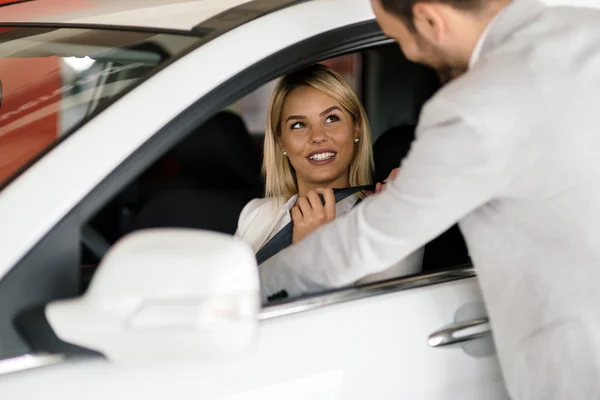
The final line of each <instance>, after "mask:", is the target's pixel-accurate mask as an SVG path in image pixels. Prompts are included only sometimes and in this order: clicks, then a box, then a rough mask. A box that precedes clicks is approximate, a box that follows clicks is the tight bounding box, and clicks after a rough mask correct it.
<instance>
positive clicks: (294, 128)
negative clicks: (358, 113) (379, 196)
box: [278, 86, 359, 195]
mask: <svg viewBox="0 0 600 400" xmlns="http://www.w3.org/2000/svg"><path fill="white" fill-rule="evenodd" d="M280 129H281V135H280V136H279V140H278V141H279V146H280V147H281V149H282V150H285V152H286V153H287V157H288V158H289V160H290V163H291V164H292V167H293V168H294V170H295V171H296V179H297V182H298V192H299V193H300V194H301V195H302V194H305V193H306V192H308V191H310V190H313V189H316V188H318V187H330V188H343V187H347V186H348V179H349V167H350V163H351V161H352V158H353V156H354V152H355V148H356V143H355V139H356V138H358V132H359V128H358V124H356V123H355V122H354V121H353V120H352V117H351V115H350V114H349V113H348V112H347V111H346V110H345V109H344V108H343V107H342V106H341V104H340V103H338V102H337V101H336V100H335V99H333V98H332V97H330V96H328V95H326V94H325V93H323V92H321V91H319V90H317V89H314V88H312V87H309V86H300V87H297V88H296V89H294V90H292V91H291V92H290V93H289V94H288V95H287V97H286V99H285V102H284V104H283V112H282V118H281V128H280Z"/></svg>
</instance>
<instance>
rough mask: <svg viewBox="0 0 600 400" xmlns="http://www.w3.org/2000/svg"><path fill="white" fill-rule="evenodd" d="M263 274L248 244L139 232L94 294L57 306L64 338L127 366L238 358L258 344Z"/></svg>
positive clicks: (119, 248)
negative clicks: (260, 292)
mask: <svg viewBox="0 0 600 400" xmlns="http://www.w3.org/2000/svg"><path fill="white" fill-rule="evenodd" d="M259 290H260V289H259V281H258V270H257V265H256V259H255V256H254V252H253V251H252V249H251V248H250V246H249V245H247V244H246V243H244V242H242V241H241V240H239V239H236V238H233V237H231V236H229V235H224V234H220V233H215V232H206V231H198V230H190V229H153V230H146V231H140V232H137V233H133V234H131V235H129V236H126V237H124V238H123V239H121V240H120V241H119V242H117V243H116V244H115V245H114V246H113V247H112V249H111V250H109V252H108V253H107V255H106V256H105V257H104V259H103V260H102V263H101V264H100V266H99V267H98V270H97V272H96V274H95V276H94V277H93V278H92V281H91V283H90V286H89V288H88V291H87V292H86V293H85V294H84V295H83V296H82V297H80V298H77V299H71V300H63V301H56V302H53V303H50V304H49V305H48V306H47V307H46V317H47V319H48V322H49V324H50V326H51V327H52V329H53V330H54V332H55V333H56V335H57V336H58V338H60V339H61V340H63V341H65V342H68V343H71V344H75V345H77V346H81V347H84V348H88V349H91V350H95V351H97V352H99V353H102V354H104V355H105V356H106V357H107V358H108V359H110V360H112V361H115V362H120V363H131V362H140V361H142V362H144V361H166V360H169V359H175V360H187V361H190V360H198V358H206V357H214V356H226V355H235V354H239V353H242V352H244V351H246V350H248V349H249V348H250V347H251V346H252V344H253V342H254V339H255V336H256V333H257V328H258V317H257V316H258V312H259V311H260V295H259Z"/></svg>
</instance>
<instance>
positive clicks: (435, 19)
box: [413, 2, 446, 43]
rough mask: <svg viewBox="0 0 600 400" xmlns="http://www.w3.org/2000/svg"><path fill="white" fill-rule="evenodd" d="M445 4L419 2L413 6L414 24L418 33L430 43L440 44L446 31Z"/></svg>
mask: <svg viewBox="0 0 600 400" xmlns="http://www.w3.org/2000/svg"><path fill="white" fill-rule="evenodd" d="M443 6H444V5H443V4H441V3H429V2H426V3H423V2H419V3H416V4H415V5H414V6H413V24H414V26H415V29H416V31H417V32H418V33H419V34H420V35H421V36H422V37H423V38H424V39H426V40H427V41H428V42H429V43H438V42H440V41H441V40H442V37H443V35H444V33H445V30H446V23H445V21H444V18H443V12H442V11H443V10H442V8H443Z"/></svg>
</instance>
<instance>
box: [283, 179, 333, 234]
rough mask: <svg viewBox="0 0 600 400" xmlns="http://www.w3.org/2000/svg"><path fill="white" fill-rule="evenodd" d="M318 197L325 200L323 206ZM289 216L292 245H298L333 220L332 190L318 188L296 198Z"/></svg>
mask: <svg viewBox="0 0 600 400" xmlns="http://www.w3.org/2000/svg"><path fill="white" fill-rule="evenodd" d="M319 195H322V196H323V199H325V205H323V203H321V199H320V198H319ZM291 215H292V221H294V232H293V235H292V243H298V242H299V241H300V240H302V239H304V237H305V236H306V235H308V234H310V233H312V232H313V231H314V230H315V229H317V228H318V227H320V226H321V225H323V224H326V223H327V222H329V221H331V220H333V219H334V218H335V196H334V195H333V190H332V189H323V188H319V189H316V190H311V191H310V192H308V193H307V194H306V196H298V200H297V201H296V205H295V206H294V207H293V208H292V210H291Z"/></svg>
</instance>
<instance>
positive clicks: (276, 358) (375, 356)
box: [0, 278, 508, 400]
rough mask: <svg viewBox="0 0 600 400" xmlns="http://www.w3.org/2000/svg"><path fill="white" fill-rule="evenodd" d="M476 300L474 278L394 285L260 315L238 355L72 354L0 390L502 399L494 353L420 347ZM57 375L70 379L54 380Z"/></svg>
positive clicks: (64, 394)
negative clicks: (175, 359) (182, 359)
mask: <svg viewBox="0 0 600 400" xmlns="http://www.w3.org/2000/svg"><path fill="white" fill-rule="evenodd" d="M481 301H482V300H481V294H480V293H479V288H478V285H477V281H476V279H475V278H470V279H464V280H460V281H455V282H449V283H444V284H441V285H433V286H429V287H423V288H416V289H410V290H406V291H399V292H396V293H390V294H387V295H383V296H375V297H371V298H367V299H360V300H356V301H349V302H345V303H340V304H336V305H332V306H329V307H323V308H320V309H318V310H312V311H310V312H305V313H299V314H293V315H288V316H286V317H281V318H272V319H267V320H263V321H261V326H260V335H259V337H258V340H257V342H256V345H255V347H254V348H253V350H251V351H249V352H248V353H247V354H245V355H243V356H240V357H239V358H234V359H231V360H205V361H202V362H197V363H187V364H176V363H172V364H168V365H164V364H161V363H159V364H154V365H151V364H144V365H142V366H127V367H125V366H115V365H113V364H110V363H108V362H106V361H104V360H99V359H95V360H84V361H82V362H80V363H78V362H75V361H73V362H68V363H63V364H60V365H55V366H52V367H48V368H40V369H36V370H31V371H26V372H22V373H19V374H14V375H8V376H5V377H0V392H1V393H3V394H5V395H8V397H9V398H12V397H15V396H19V398H25V399H27V398H33V397H35V396H36V395H38V394H39V393H40V392H43V393H44V395H45V398H47V399H53V400H54V399H56V400H58V399H61V400H76V399H80V398H81V396H82V395H84V396H85V398H86V399H90V400H95V399H98V400H100V399H106V398H113V399H116V398H119V397H118V395H119V394H123V397H122V398H130V397H131V395H134V396H135V397H136V398H137V397H139V398H142V397H143V398H145V399H162V398H165V397H173V398H177V399H197V398H202V399H205V400H211V399H230V400H233V399H235V400H250V399H252V400H254V399H256V400H259V399H260V400H280V399H281V398H286V399H298V400H300V399H307V398H310V399H313V400H316V399H323V400H325V399H327V400H330V399H340V400H342V399H343V400H359V399H365V398H377V399H398V398H406V399H424V400H427V399H432V400H433V399H440V398H445V399H457V400H458V399H460V400H479V399H486V400H504V399H508V396H507V394H506V392H505V390H504V385H503V381H502V376H501V374H500V370H499V366H498V363H497V360H496V358H495V357H490V356H487V357H473V356H470V355H468V354H467V353H465V351H463V350H462V349H461V348H456V349H444V348H442V349H436V348H431V347H429V346H428V345H427V337H428V335H429V334H430V333H432V332H433V331H435V330H437V329H439V328H440V327H441V326H440V321H447V322H448V323H451V322H452V321H453V320H454V318H455V313H456V310H457V309H460V308H461V307H463V306H464V305H465V304H473V303H480V302H481ZM167 370H168V371H175V372H174V373H166V371H167ZM65 376H68V377H69V383H68V384H65V385H56V382H57V381H60V380H61V379H62V378H63V377H65ZM33 381H34V382H36V384H35V387H32V386H31V385H29V384H28V383H29V382H33ZM199 396H200V397H199Z"/></svg>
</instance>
